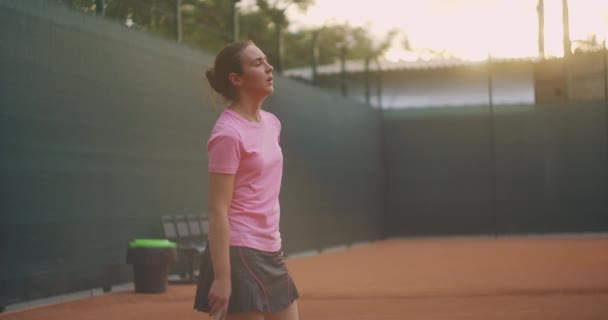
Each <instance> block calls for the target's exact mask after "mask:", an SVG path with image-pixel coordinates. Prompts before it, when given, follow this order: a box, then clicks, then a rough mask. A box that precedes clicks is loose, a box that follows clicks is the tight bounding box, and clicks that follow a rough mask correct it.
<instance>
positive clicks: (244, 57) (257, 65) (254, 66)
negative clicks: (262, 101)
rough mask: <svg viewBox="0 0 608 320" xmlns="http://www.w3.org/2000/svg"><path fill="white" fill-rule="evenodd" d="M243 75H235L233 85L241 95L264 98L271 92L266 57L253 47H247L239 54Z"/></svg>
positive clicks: (270, 75) (270, 71)
mask: <svg viewBox="0 0 608 320" xmlns="http://www.w3.org/2000/svg"><path fill="white" fill-rule="evenodd" d="M241 64H242V65H243V74H241V75H236V78H235V79H236V80H233V84H234V85H235V86H236V87H237V89H238V90H239V92H240V93H241V94H247V95H250V96H254V97H259V98H265V97H267V96H269V95H270V94H271V93H272V92H273V91H274V87H273V83H272V70H273V67H272V66H271V65H270V64H269V63H268V59H267V58H266V55H265V54H264V53H263V52H262V50H260V48H258V47H256V46H255V45H249V46H247V47H246V48H245V49H243V51H242V52H241Z"/></svg>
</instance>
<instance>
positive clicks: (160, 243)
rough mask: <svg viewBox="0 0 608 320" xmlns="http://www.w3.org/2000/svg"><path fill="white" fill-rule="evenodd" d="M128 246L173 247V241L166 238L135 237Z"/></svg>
mask: <svg viewBox="0 0 608 320" xmlns="http://www.w3.org/2000/svg"><path fill="white" fill-rule="evenodd" d="M129 247H130V248H175V242H171V241H169V240H167V239H135V240H133V241H131V242H130V243H129Z"/></svg>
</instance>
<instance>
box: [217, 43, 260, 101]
mask: <svg viewBox="0 0 608 320" xmlns="http://www.w3.org/2000/svg"><path fill="white" fill-rule="evenodd" d="M250 45H253V42H252V41H240V42H234V43H231V44H229V45H226V46H225V47H224V48H222V50H220V52H219V53H218V54H217V56H216V57H215V63H214V65H213V67H212V68H209V69H207V71H206V72H205V76H207V80H209V84H210V85H211V87H212V88H213V90H215V91H216V92H218V93H219V94H221V95H222V96H223V97H224V98H226V99H227V100H234V99H236V98H237V94H238V92H237V91H236V88H235V87H234V86H233V85H232V82H230V80H229V79H228V75H229V74H231V73H233V72H234V73H236V74H238V75H240V74H242V73H243V65H242V64H241V52H242V51H243V50H244V49H245V48H247V47H248V46H250Z"/></svg>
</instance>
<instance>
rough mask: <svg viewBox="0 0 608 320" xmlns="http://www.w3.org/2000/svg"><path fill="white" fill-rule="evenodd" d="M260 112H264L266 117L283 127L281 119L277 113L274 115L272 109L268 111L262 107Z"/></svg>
mask: <svg viewBox="0 0 608 320" xmlns="http://www.w3.org/2000/svg"><path fill="white" fill-rule="evenodd" d="M260 112H262V114H264V115H265V116H266V118H268V119H271V121H273V122H274V123H275V124H276V125H277V126H278V128H279V129H280V128H281V121H280V120H279V118H278V117H277V116H276V115H274V113H272V112H270V111H266V110H261V109H260Z"/></svg>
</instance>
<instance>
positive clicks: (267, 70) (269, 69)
mask: <svg viewBox="0 0 608 320" xmlns="http://www.w3.org/2000/svg"><path fill="white" fill-rule="evenodd" d="M272 70H274V67H273V66H272V65H271V64H270V63H268V62H267V63H266V72H272Z"/></svg>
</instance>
